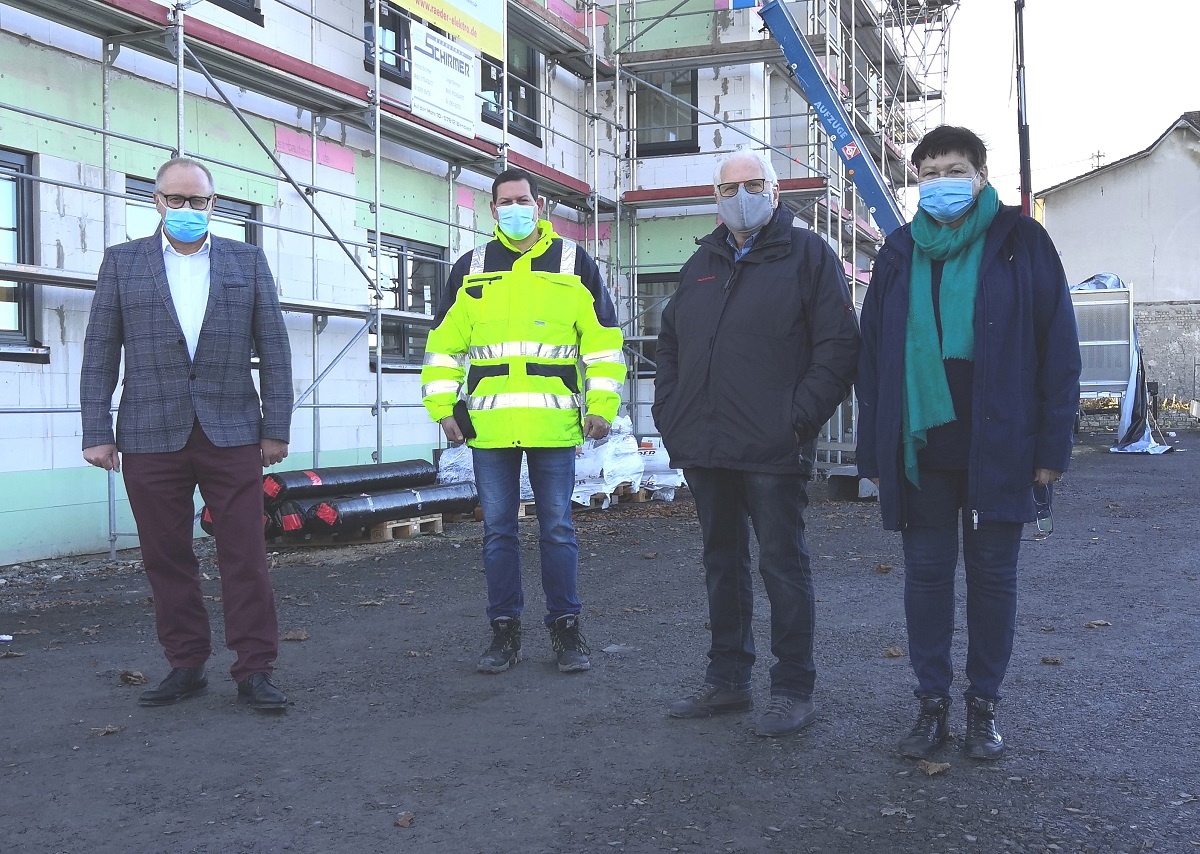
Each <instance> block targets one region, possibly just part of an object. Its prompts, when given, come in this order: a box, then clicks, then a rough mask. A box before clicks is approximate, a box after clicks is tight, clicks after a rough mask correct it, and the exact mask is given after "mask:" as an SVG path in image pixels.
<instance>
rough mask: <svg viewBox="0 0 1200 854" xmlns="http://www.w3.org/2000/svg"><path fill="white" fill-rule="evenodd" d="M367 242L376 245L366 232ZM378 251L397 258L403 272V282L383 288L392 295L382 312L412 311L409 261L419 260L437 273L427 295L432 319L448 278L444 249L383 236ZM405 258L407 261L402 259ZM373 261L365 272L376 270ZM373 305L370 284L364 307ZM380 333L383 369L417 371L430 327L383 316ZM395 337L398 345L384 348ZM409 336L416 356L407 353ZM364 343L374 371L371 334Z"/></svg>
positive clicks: (370, 307)
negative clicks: (413, 340) (418, 345)
mask: <svg viewBox="0 0 1200 854" xmlns="http://www.w3.org/2000/svg"><path fill="white" fill-rule="evenodd" d="M367 242H368V243H369V244H370V246H371V247H372V248H374V247H375V246H376V239H375V233H374V232H370V233H368V235H367ZM380 248H381V250H382V251H383V252H384V253H388V254H390V255H392V257H394V258H396V259H397V264H398V266H399V265H404V266H405V267H406V269H404V270H403V271H402V275H403V277H404V281H403V282H397V283H396V287H394V288H385V289H384V293H385V295H386V294H387V293H392V294H394V300H395V303H396V304H394V305H388V304H387V303H386V302H385V303H384V310H388V309H392V310H397V311H412V310H413V309H412V308H411V307H410V305H411V303H410V298H411V288H412V280H411V276H412V269H411V265H412V263H413V261H412V259H413V258H414V257H419V258H422V259H425V260H427V261H429V262H430V263H432V264H434V266H435V269H436V270H437V273H436V278H435V281H434V283H433V286H432V288H431V289H430V293H429V302H428V309H429V316H430V317H431V318H432V317H433V315H434V313H435V312H436V310H437V306H438V304H439V303H440V302H441V300H442V298H443V296H444V294H445V292H446V282H447V279H448V277H449V272H450V269H449V265H448V264H447V263H446V247H444V246H437V245H436V244H433V243H424V242H422V241H420V240H413V239H411V238H407V237H401V236H399V235H394V234H387V233H384V235H383V240H382V242H381V247H380ZM406 256H407V259H408V260H407V261H406V260H405V257H406ZM376 265H377V260H376V257H375V256H371V257H370V258H368V259H367V269H368V272H374V270H375V269H376ZM376 303H377V299H376V295H375V289H374V288H373V287H371V285H369V284H368V285H367V306H368V307H369V309H370V310H371V311H374V310H375V306H376ZM383 327H384V328H383V334H384V349H383V370H384V371H385V372H388V371H419V370H420V369H421V365H422V363H423V362H424V360H425V342H426V341H427V340H428V337H429V331H430V330H431V329H432V328H433V325H432V324H430V325H428V326H424V325H421V324H416V323H408V322H405V321H403V320H401V319H399V318H390V317H387V316H386V315H385V316H384V318H383ZM390 335H395V336H397V338H398V342H399V343H398V346H396V347H392V348H389V347H388V346H387V339H388V336H390ZM412 337H418V338H421V339H422V341H421V351H420V353H417V354H413V353H412V352H410V350H409V339H410V338H412ZM367 342H368V346H369V349H370V364H371V370H375V333H373V332H372V333H370V334H369V335H368V336H367Z"/></svg>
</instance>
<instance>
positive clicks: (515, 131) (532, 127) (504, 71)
mask: <svg viewBox="0 0 1200 854" xmlns="http://www.w3.org/2000/svg"><path fill="white" fill-rule="evenodd" d="M514 46H516V48H517V49H518V50H519V49H520V48H521V47H524V49H525V51H526V56H525V61H526V64H527V65H528V67H529V68H530V69H531V71H530V74H529V76H530V77H533V78H535V79H533V80H529V79H526V78H525V77H522V76H521V75H520V74H519V73H518V72H516V71H510V70H509V68H510V65H511V63H501V62H500V60H498V59H496V57H494V56H489V55H488V54H486V53H485V54H481V56H480V64H479V91H480V94H481V95H482V94H486V93H491V94H492V96H493V100H488V99H487V98H484V99H483V105H482V106H481V107H480V114H479V115H480V119H481V120H482V121H484V122H487V123H488V124H489V125H492V126H493V127H498V128H503V127H504V116H503V115H502V114H501V113H500V107H499V103H500V97H501V95H502V94H503V93H504V80H503V75H508V78H509V82H508V111H509V116H508V132H509V133H510V134H512V135H513V136H516V137H519V138H520V139H523V140H525V141H526V142H531V143H533V144H534V145H536V146H538V147H539V148H541V147H542V129H543V127H544V123H543V121H542V97H541V96H542V87H541V85H540V81H541V80H542V78H543V74H544V68H545V63H546V55H545V54H544V53H542V52H541V51H540V50H538V49H537V48H536V47H535V46H534V45H533V44H531V43H530V42H528V41H526V40H525V39H523V38H520V37H519V36H514V35H512V34H511V33H510V34H509V37H508V51H509V56H510V57H511V56H512V53H513V49H514ZM489 69H491V70H492V71H493V72H494V74H493V75H492V79H491V80H489V79H488V75H489V73H490V72H489ZM492 83H494V84H495V85H494V88H492V87H491V86H490V85H489V84H492ZM514 83H516V84H518V85H524V86H526V87H528V89H529V97H528V100H529V102H530V103H529V107H528V111H527V112H519V111H518V110H517V108H516V107H515V105H514V100H515V99H516V97H517V96H516V94H515V92H516V87H514V85H513V84H514Z"/></svg>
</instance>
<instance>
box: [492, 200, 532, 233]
mask: <svg viewBox="0 0 1200 854" xmlns="http://www.w3.org/2000/svg"><path fill="white" fill-rule="evenodd" d="M496 215H497V218H498V219H499V221H500V230H501V231H503V232H504V234H505V235H506V236H507V237H508V239H509V240H524V239H525V238H526V237H528V236H529V235H531V234H533V230H534V229H535V228H537V218H538V217H537V208H536V207H532V206H530V205H504V206H503V207H499V208H496Z"/></svg>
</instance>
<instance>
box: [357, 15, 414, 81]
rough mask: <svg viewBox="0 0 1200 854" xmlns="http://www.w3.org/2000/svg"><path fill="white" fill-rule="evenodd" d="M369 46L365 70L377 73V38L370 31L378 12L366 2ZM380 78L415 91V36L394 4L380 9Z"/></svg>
mask: <svg viewBox="0 0 1200 854" xmlns="http://www.w3.org/2000/svg"><path fill="white" fill-rule="evenodd" d="M365 14H366V23H365V24H364V29H365V31H366V38H367V43H366V45H365V46H364V49H365V50H366V55H365V57H364V59H363V67H364V68H366V69H367V71H370V72H371V73H372V74H374V73H375V57H374V55H373V51H374V50H375V39H374V37H373V35H372V33H371V28H372V27H373V26H374V25H375V13H374V10H373V9H372V3H371V0H367V2H366V11H365ZM379 75H380V76H381V77H383V78H384V79H385V80H391V81H393V82H395V83H399V84H400V85H401V86H407V87H408V88H410V89H411V88H412V36H411V32H410V30H409V18H408V17H407V16H406V15H405V14H404V13H402V12H401V11H400V10H399V9H398V8H396V7H395V6H393V5H392V4H391V3H386V2H384V3H382V4H381V5H380V7H379Z"/></svg>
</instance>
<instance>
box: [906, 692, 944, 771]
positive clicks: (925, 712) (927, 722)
mask: <svg viewBox="0 0 1200 854" xmlns="http://www.w3.org/2000/svg"><path fill="white" fill-rule="evenodd" d="M949 735H950V698H949V697H922V698H921V710H920V711H919V712H917V722H916V723H915V724H913V728H912V732H910V733H909V734H908V735H907V736H905V737H904V738H903V739H901V740H900V755H901V756H907V757H908V758H909V759H928V758H929V757H930V756H932V755H933V754H934V753H936V752H937V749H938V748H939V747H941V746H942V745H943V744H945V743H946V738H947V736H949Z"/></svg>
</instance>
